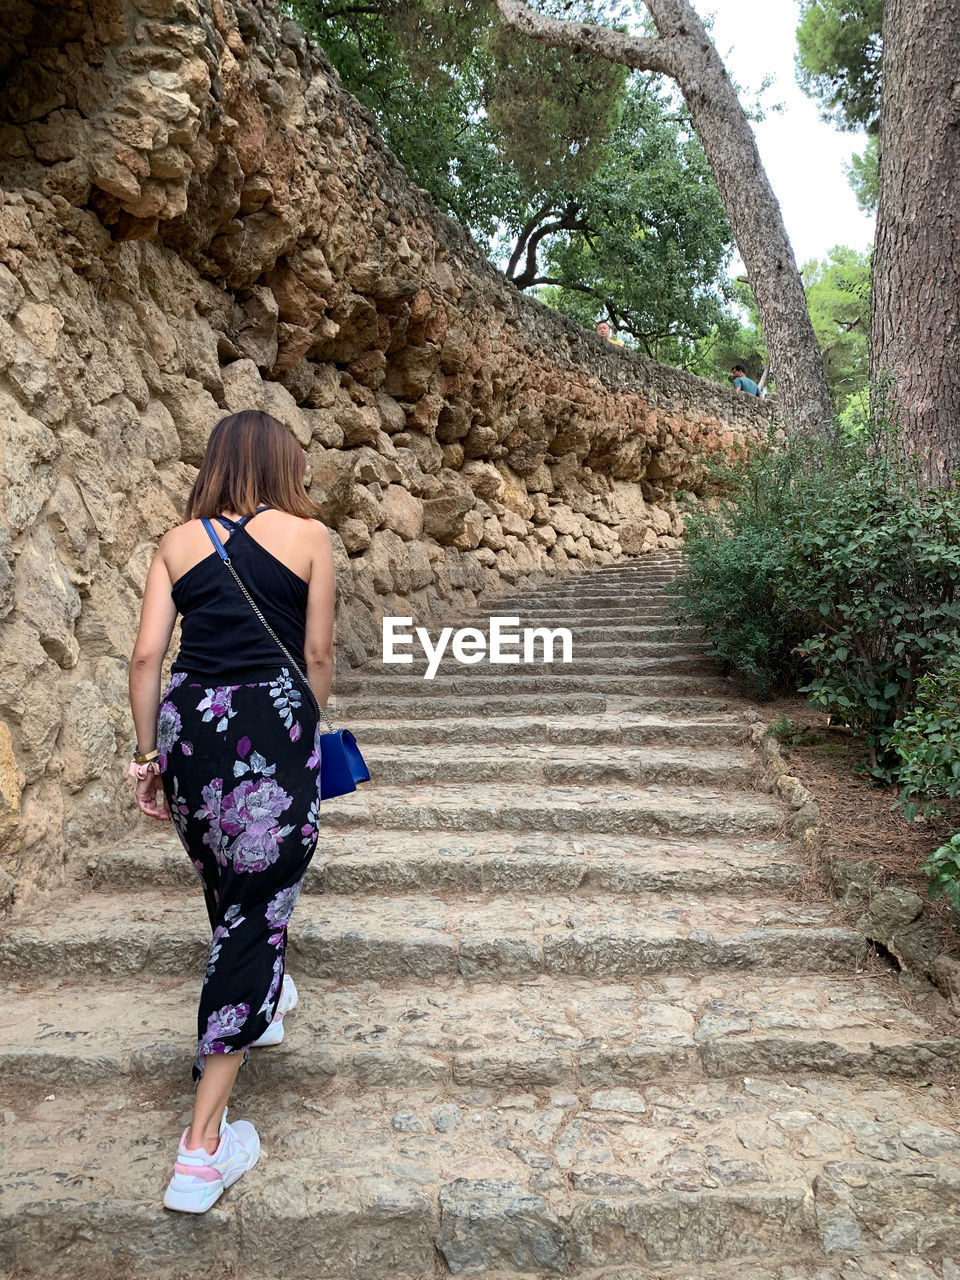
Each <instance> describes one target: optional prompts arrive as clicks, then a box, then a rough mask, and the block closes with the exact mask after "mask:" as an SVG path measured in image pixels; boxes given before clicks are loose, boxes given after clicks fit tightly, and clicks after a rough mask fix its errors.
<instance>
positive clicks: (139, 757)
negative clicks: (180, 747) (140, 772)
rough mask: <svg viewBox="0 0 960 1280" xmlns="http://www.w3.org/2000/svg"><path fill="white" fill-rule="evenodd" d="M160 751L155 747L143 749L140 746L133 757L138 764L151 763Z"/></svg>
mask: <svg viewBox="0 0 960 1280" xmlns="http://www.w3.org/2000/svg"><path fill="white" fill-rule="evenodd" d="M159 755H160V752H159V751H158V750H157V749H156V747H154V749H153V750H152V751H141V750H140V749H139V747H138V748H137V750H136V751H134V753H133V759H134V762H135V763H136V764H149V763H150V761H151V760H156V759H157V757H158V756H159Z"/></svg>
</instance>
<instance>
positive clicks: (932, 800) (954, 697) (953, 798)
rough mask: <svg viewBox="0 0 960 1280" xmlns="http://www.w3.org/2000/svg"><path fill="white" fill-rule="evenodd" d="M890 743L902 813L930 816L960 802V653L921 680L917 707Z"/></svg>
mask: <svg viewBox="0 0 960 1280" xmlns="http://www.w3.org/2000/svg"><path fill="white" fill-rule="evenodd" d="M890 747H891V749H892V750H893V751H895V752H896V753H897V754H898V755H899V756H900V759H901V763H900V765H899V767H898V769H897V781H898V783H899V785H900V800H899V802H898V803H899V804H902V805H903V813H904V817H905V818H907V820H908V821H909V820H912V819H913V817H914V816H915V815H916V814H917V813H923V814H925V815H927V816H929V815H930V814H932V813H936V812H942V810H943V809H944V808H949V807H951V806H955V805H956V803H957V802H960V655H956V654H954V655H953V656H952V657H950V658H948V659H947V660H946V662H944V664H943V666H941V667H940V668H939V669H937V670H936V671H931V672H930V673H929V674H927V675H924V676H921V677H920V679H919V680H918V681H917V688H916V695H915V700H914V704H913V706H912V707H911V708H910V710H909V711H908V712H907V714H906V715H905V716H903V717H902V718H901V719H900V720H898V722H897V724H896V725H895V726H894V730H893V733H892V734H891V736H890Z"/></svg>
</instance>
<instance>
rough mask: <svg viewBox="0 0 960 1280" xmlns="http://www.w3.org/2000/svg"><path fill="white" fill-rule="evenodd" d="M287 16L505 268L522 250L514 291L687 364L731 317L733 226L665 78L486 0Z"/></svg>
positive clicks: (401, 1)
mask: <svg viewBox="0 0 960 1280" xmlns="http://www.w3.org/2000/svg"><path fill="white" fill-rule="evenodd" d="M563 10H564V11H563V14H562V16H564V17H574V18H576V17H583V18H587V17H589V16H590V14H591V10H590V8H589V4H588V0H576V2H575V3H574V4H573V6H572V7H571V6H570V5H567V4H566V3H565V4H564V5H563ZM294 11H295V13H296V15H297V16H298V18H299V19H300V21H302V22H303V23H304V24H305V25H306V26H308V28H309V29H310V30H312V32H313V33H314V34H315V35H316V36H317V38H318V39H319V41H320V43H321V44H322V45H323V47H324V49H325V51H326V53H327V55H328V56H329V57H330V60H331V61H332V62H333V64H334V65H335V66H336V68H337V70H338V71H339V73H340V75H341V78H342V79H343V82H344V85H345V87H346V88H347V89H349V90H350V91H351V92H352V93H354V94H355V95H356V96H357V97H358V98H359V99H360V101H361V102H363V103H364V105H365V106H367V107H368V108H369V109H370V110H371V111H373V113H374V115H375V116H376V118H377V121H378V123H379V126H380V128H381V130H382V132H383V134H384V138H385V140H386V142H387V144H388V145H389V146H390V148H391V149H392V150H393V152H394V153H395V154H396V156H397V158H398V160H399V161H400V162H401V164H402V165H403V166H404V168H405V169H406V170H407V171H408V173H409V174H410V176H411V177H412V178H413V180H414V181H415V182H416V183H417V184H418V185H419V186H422V187H424V188H425V189H426V190H427V191H429V192H430V194H431V196H432V197H433V199H434V200H435V202H436V203H437V205H438V207H439V208H440V209H441V210H443V211H444V212H445V213H448V214H450V215H451V216H452V217H454V218H455V219H456V220H457V221H458V222H460V223H461V224H462V225H464V226H466V227H468V228H469V229H470V231H471V232H472V233H473V234H474V235H475V236H477V237H479V238H481V239H487V240H488V242H489V241H494V242H495V254H496V257H497V258H499V260H500V261H501V263H504V264H505V263H506V262H507V261H508V260H510V259H511V256H512V255H513V254H514V251H516V257H517V262H516V264H515V266H514V269H513V270H512V271H511V273H510V274H511V277H512V278H513V279H514V280H515V283H517V285H518V287H520V288H528V287H531V286H536V287H538V288H539V289H540V290H541V291H542V292H541V297H542V300H543V301H545V302H547V303H548V305H551V306H554V307H556V308H557V309H558V310H562V311H564V312H566V313H567V314H569V315H572V316H574V317H575V318H576V319H578V320H579V321H580V322H581V323H583V324H584V325H586V326H587V327H589V328H593V327H594V325H595V324H596V322H597V320H598V319H599V318H601V316H603V317H605V318H608V319H610V320H612V321H613V323H614V326H615V327H616V328H617V329H618V330H619V331H620V332H621V333H622V334H623V335H624V336H625V337H627V338H628V339H632V340H633V341H634V342H635V343H636V344H637V345H638V346H639V347H640V349H641V350H643V351H645V352H647V353H648V354H651V355H655V356H656V357H657V358H659V359H662V360H665V361H668V362H673V363H678V364H684V363H688V362H689V358H690V356H691V354H692V352H693V347H694V343H695V342H696V340H697V339H698V338H700V337H701V336H703V335H704V334H706V333H708V332H709V331H710V329H711V328H712V327H713V326H715V325H716V324H717V323H718V322H720V318H721V316H722V314H723V302H724V296H725V295H724V291H725V287H726V280H725V265H726V263H727V261H728V259H729V256H730V253H731V246H732V236H731V233H730V229H729V227H728V225H727V221H726V216H725V214H724V211H723V206H722V203H721V201H720V197H719V193H718V192H717V188H716V184H715V183H714V181H713V178H712V175H711V173H710V170H709V167H708V165H707V163H706V159H705V157H704V155H703V151H702V148H701V146H700V143H699V141H698V140H697V138H696V135H695V133H694V131H693V129H692V126H691V124H690V119H689V115H688V113H687V111H686V108H685V107H684V105H683V103H682V101H680V100H679V99H678V98H675V97H674V96H671V95H670V94H668V93H665V92H664V91H663V90H662V89H659V88H658V87H657V80H656V77H649V76H648V77H640V76H636V75H634V76H632V77H628V72H627V70H626V69H625V68H623V67H618V66H616V65H614V64H613V63H611V62H609V61H607V60H605V59H592V58H584V57H580V56H577V55H573V54H571V53H569V52H568V51H566V50H561V49H551V48H549V47H546V46H544V45H541V44H539V43H538V42H536V41H532V40H529V39H528V38H526V37H522V36H518V35H516V34H515V33H514V32H512V31H511V30H510V29H509V28H508V27H507V26H506V24H505V23H504V22H503V21H502V19H501V18H500V16H499V14H498V13H497V11H496V9H495V7H494V6H493V5H491V4H488V3H484V2H483V0H375V2H374V3H373V4H372V5H369V6H367V5H364V6H362V7H360V6H342V7H340V6H338V4H337V0H295V3H294ZM530 246H532V249H533V254H532V258H531V262H530V264H528V261H527V257H528V255H527V248H528V247H530ZM528 265H529V266H530V268H531V269H529V270H528V269H527V268H528Z"/></svg>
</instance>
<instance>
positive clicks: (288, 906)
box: [130, 410, 334, 1213]
mask: <svg viewBox="0 0 960 1280" xmlns="http://www.w3.org/2000/svg"><path fill="white" fill-rule="evenodd" d="M305 475H306V459H305V457H304V453H303V450H302V449H301V448H300V446H299V445H298V444H297V443H296V441H295V440H294V438H293V436H292V435H291V434H290V432H289V431H288V430H287V428H286V427H284V425H283V424H282V423H281V422H278V421H277V420H276V418H272V417H270V416H269V414H266V413H259V412H255V411H252V410H247V411H245V412H243V413H236V414H233V415H232V416H230V417H227V418H223V419H221V421H220V422H218V423H217V425H216V427H215V428H214V430H213V432H212V434H211V436H210V441H209V444H208V446H207V451H206V455H205V457H204V460H203V465H202V466H201V468H200V472H199V474H198V475H197V478H196V481H195V483H194V486H193V489H192V490H191V492H190V496H189V498H188V499H187V506H186V513H185V514H186V522H185V523H184V524H181V525H178V526H177V527H176V528H175V529H171V530H170V532H169V533H167V534H166V535H165V536H164V537H163V538H162V539H161V541H160V544H159V546H158V548H157V552H156V555H155V556H154V559H153V563H152V564H151V566H150V571H149V573H148V575H147V581H146V586H145V588H144V595H143V606H142V610H141V616H140V631H139V634H138V636H137V642H136V646H135V648H134V651H133V657H132V660H131V663H130V705H131V708H132V711H133V721H134V725H135V728H136V733H137V751H136V755H135V757H134V760H133V762H132V763H131V766H130V772H131V773H132V774H133V775H134V776H135V777H136V779H137V784H136V795H137V804H138V805H139V807H140V809H141V811H142V812H143V813H145V814H147V815H148V816H149V817H152V818H162V819H166V818H172V819H173V823H174V826H175V827H176V829H177V832H178V834H179V836H180V839H181V841H182V842H183V845H184V847H185V848H186V851H187V853H188V854H189V856H190V860H191V862H192V863H193V865H194V867H195V868H196V870H197V874H198V875H199V876H200V879H201V881H202V883H203V894H204V899H205V901H206V906H207V913H208V915H209V917H210V927H211V929H212V931H213V940H212V943H211V947H210V954H209V959H208V963H207V971H206V975H205V976H204V978H203V987H202V990H201V993H200V1009H199V1015H198V1045H197V1056H196V1061H195V1063H194V1067H193V1079H194V1081H195V1082H196V1085H197V1088H196V1096H195V1099H194V1106H193V1117H192V1119H191V1122H190V1125H189V1127H188V1128H187V1129H185V1130H184V1133H183V1136H182V1138H181V1140H180V1149H179V1151H178V1153H177V1159H176V1164H175V1165H174V1173H173V1177H172V1178H171V1181H170V1184H169V1186H168V1187H167V1190H166V1194H165V1196H164V1204H165V1205H166V1206H167V1208H169V1209H179V1210H182V1211H184V1212H187V1213H203V1212H205V1211H206V1210H207V1209H209V1208H210V1206H211V1205H212V1204H213V1203H214V1202H215V1201H216V1200H218V1199H219V1197H220V1195H221V1194H222V1192H223V1190H224V1188H225V1187H228V1186H230V1185H231V1183H233V1182H235V1181H236V1180H237V1178H239V1177H240V1176H241V1175H242V1174H243V1173H245V1172H246V1170H247V1169H250V1168H252V1167H253V1165H255V1164H256V1162H257V1159H258V1157H259V1154H260V1140H259V1138H258V1136H257V1131H256V1129H255V1128H254V1127H253V1125H252V1124H250V1123H248V1122H246V1121H238V1122H236V1123H234V1124H227V1105H226V1104H227V1100H228V1098H229V1096H230V1091H231V1089H232V1088H233V1083H234V1080H235V1079H236V1075H237V1072H238V1070H239V1069H240V1066H241V1065H242V1063H243V1062H245V1061H246V1059H247V1051H248V1049H249V1048H251V1047H253V1046H258V1045H266V1044H279V1042H280V1040H281V1039H282V1038H283V1022H282V1018H283V1015H284V1013H286V1012H289V1010H290V1009H291V1008H293V1006H294V1005H295V1004H296V1000H297V996H296V989H295V987H294V985H293V982H292V981H291V979H290V978H289V977H288V976H287V975H286V974H285V972H284V958H285V952H286V944H287V924H288V922H289V920H290V916H291V914H292V912H293V908H294V905H295V903H296V901H297V896H298V895H299V893H300V888H301V885H302V883H303V877H304V873H305V871H306V869H307V866H308V864H309V862H310V859H311V858H312V856H313V852H314V849H315V847H316V843H317V835H318V831H317V823H318V811H319V805H320V761H319V749H318V745H319V744H318V736H319V735H318V729H317V721H318V717H317V709H316V706H314V703H313V699H312V698H311V697H310V693H309V691H308V690H306V689H304V688H303V686H302V684H301V681H300V679H299V677H298V675H297V673H296V671H295V670H291V664H290V662H288V661H287V660H286V658H285V657H284V654H283V652H282V650H281V648H280V646H279V645H278V643H277V640H279V641H280V642H281V644H282V645H283V647H284V648H285V649H286V650H287V651H288V653H289V655H290V657H292V658H293V660H294V662H295V663H296V666H297V667H300V668H301V670H302V671H305V673H306V678H307V679H308V680H309V683H310V688H311V690H312V691H313V694H314V696H315V698H316V700H317V702H318V703H319V704H320V705H321V706H325V705H326V702H327V698H328V696H329V693H330V682H331V678H332V673H333V608H334V572H333V553H332V548H331V544H330V535H329V533H328V531H327V529H326V528H325V527H324V526H323V525H322V524H320V523H319V521H317V520H316V519H314V518H313V517H314V516H315V515H316V512H317V508H316V507H315V505H314V504H313V503H312V502H311V500H310V499H309V497H308V496H307V494H306V491H305V487H304V478H305ZM220 548H222V551H221V549H220ZM225 557H226V559H225ZM231 566H232V569H233V570H234V571H235V572H236V574H237V575H238V577H239V578H240V581H241V582H242V583H243V586H244V587H245V588H246V589H247V591H248V592H249V593H250V596H252V598H253V601H254V602H255V604H256V605H257V606H258V608H259V609H260V611H261V612H262V615H263V617H264V618H265V619H266V621H267V623H268V624H269V626H270V628H271V629H272V631H273V632H274V635H273V636H271V634H270V632H269V631H268V630H267V628H266V626H264V624H263V620H262V619H261V618H260V617H258V616H257V613H256V611H255V610H254V608H253V607H252V605H251V603H250V601H248V600H247V599H246V598H245V596H244V593H243V589H242V588H241V586H240V585H239V584H238V583H237V582H236V581H235V580H234V577H233V575H232V573H231ZM178 613H179V614H180V615H181V616H182V628H181V644H180V652H179V654H178V656H177V660H176V662H175V663H174V665H173V672H172V676H171V679H170V683H169V685H168V686H167V688H166V690H165V691H164V692H163V693H162V694H161V692H160V672H161V667H162V664H163V660H164V656H165V654H166V651H167V647H168V645H169V643H170V638H171V635H172V633H173V627H174V623H175V621H176V618H177V614H178ZM161 786H162V790H161Z"/></svg>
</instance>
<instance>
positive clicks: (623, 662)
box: [335, 643, 716, 693]
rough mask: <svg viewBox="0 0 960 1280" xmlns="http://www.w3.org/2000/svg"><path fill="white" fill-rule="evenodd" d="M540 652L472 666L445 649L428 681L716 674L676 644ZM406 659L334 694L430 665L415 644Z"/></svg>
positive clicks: (344, 683)
mask: <svg viewBox="0 0 960 1280" xmlns="http://www.w3.org/2000/svg"><path fill="white" fill-rule="evenodd" d="M514 652H516V650H514ZM542 654H543V648H542V646H541V645H539V644H538V645H537V646H536V650H535V658H534V661H533V662H532V663H529V664H528V663H525V662H521V663H494V662H490V661H488V660H487V659H486V658H484V659H483V660H482V661H480V662H475V663H472V664H471V663H466V662H460V661H459V659H458V658H456V657H455V656H454V655H453V653H452V652H451V650H450V647H449V646H448V647H447V648H446V650H445V651H444V653H443V656H442V657H441V658H440V661H439V664H438V665H436V671H435V674H434V675H433V676H432V677H431V680H432V681H433V682H434V683H435V682H436V681H437V680H438V679H440V678H442V677H448V678H450V677H453V678H455V679H460V677H467V676H472V677H477V676H485V677H487V678H490V677H491V676H493V677H496V678H497V679H499V678H501V677H503V676H504V675H505V674H509V675H510V677H511V678H512V679H513V680H515V681H516V683H517V686H518V688H519V689H520V690H524V689H526V688H527V687H528V685H529V682H530V680H531V679H536V678H538V677H541V678H542V677H543V676H551V675H560V676H566V677H568V678H575V679H578V678H580V677H582V676H601V677H606V678H607V679H611V678H613V677H617V676H619V677H621V680H630V679H636V678H637V677H639V676H674V675H682V676H690V677H693V678H695V679H698V680H704V679H706V680H713V679H716V675H715V673H714V672H712V671H710V669H709V663H708V660H705V659H704V657H703V654H698V653H691V652H689V651H685V650H683V649H682V648H680V647H679V646H678V647H677V649H676V650H675V651H674V652H668V653H663V654H655V655H650V656H646V657H643V656H640V657H636V658H634V657H631V656H629V655H627V656H623V657H619V656H618V657H613V656H601V657H589V656H587V655H586V654H584V653H583V652H581V647H580V645H578V644H576V643H574V644H573V645H571V661H569V662H564V661H563V648H562V646H561V645H560V644H559V643H558V644H557V645H555V646H554V648H553V657H552V658H551V659H550V660H549V661H541V655H542ZM406 656H407V657H409V658H410V659H411V660H410V661H409V662H385V661H384V660H383V659H382V658H375V659H373V660H372V661H371V662H369V663H368V664H367V666H365V667H362V668H361V669H360V670H359V671H355V672H351V673H350V674H349V675H344V676H338V677H337V679H336V684H335V688H336V691H337V692H339V693H350V692H356V689H355V688H354V682H360V681H363V680H368V679H371V678H372V679H376V680H382V679H386V678H389V679H390V680H395V679H397V678H398V677H400V678H401V679H402V678H403V677H404V676H407V677H409V676H411V675H415V676H417V677H418V678H420V679H422V678H423V675H424V673H425V672H426V670H427V669H428V667H429V666H430V661H429V659H428V658H427V657H426V655H425V654H424V652H423V650H422V649H421V648H420V647H419V643H418V645H417V648H416V650H415V651H414V652H413V653H411V652H410V650H409V649H407V651H406Z"/></svg>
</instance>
